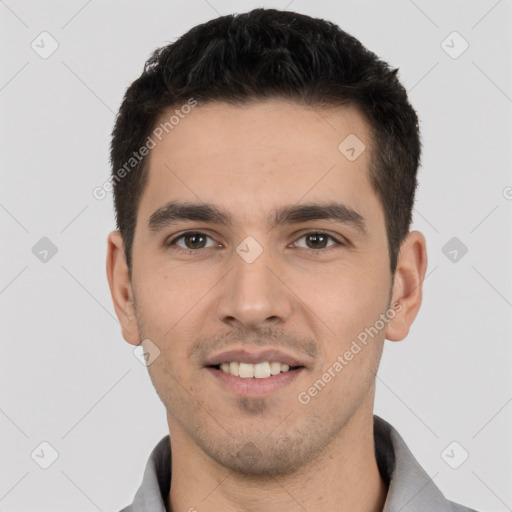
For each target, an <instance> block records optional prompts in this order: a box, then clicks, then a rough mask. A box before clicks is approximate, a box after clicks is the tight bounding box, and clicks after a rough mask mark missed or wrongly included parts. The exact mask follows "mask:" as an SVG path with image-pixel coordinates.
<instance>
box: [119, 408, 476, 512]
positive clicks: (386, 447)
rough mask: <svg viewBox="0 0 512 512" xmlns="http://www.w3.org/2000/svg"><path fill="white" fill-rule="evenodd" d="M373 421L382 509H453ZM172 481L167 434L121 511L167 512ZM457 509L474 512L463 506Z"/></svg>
mask: <svg viewBox="0 0 512 512" xmlns="http://www.w3.org/2000/svg"><path fill="white" fill-rule="evenodd" d="M373 421H374V423H373V425H374V441H375V454H376V459H377V465H378V468H379V471H380V473H381V475H382V478H383V479H384V480H385V482H386V484H387V485H388V486H389V490H388V495H387V498H386V502H385V504H384V508H383V510H382V512H396V511H401V512H414V511H419V510H435V511H436V512H453V510H454V508H452V503H451V502H450V501H448V500H447V499H446V498H445V497H444V496H443V494H442V493H441V491H440V490H439V488H438V487H437V486H436V485H435V484H434V482H433V481H432V479H431V478H430V477H429V476H428V475H427V473H426V472H425V471H424V470H423V468H422V467H421V466H420V465H419V463H418V461H417V460H416V459H415V458H414V456H413V455H412V453H411V451H410V450H409V448H408V447H407V445H406V444H405V441H404V440H403V439H402V437H401V436H400V434H399V433H398V432H397V431H396V430H395V429H394V428H393V426H392V425H390V424H389V423H388V422H386V421H385V420H383V419H382V418H380V417H379V416H377V415H374V416H373ZM170 482H171V445H170V437H169V435H167V436H165V437H164V438H162V439H161V440H160V441H159V443H158V444H157V445H156V446H155V448H154V449H153V451H152V452H151V455H150V457H149V460H148V462H147V464H146V468H145V470H144V476H143V479H142V484H141V486H140V487H139V489H138V490H137V493H136V494H135V498H134V500H133V503H132V505H130V506H129V507H126V508H124V509H123V510H122V511H121V512H147V511H151V512H167V510H166V506H165V503H166V501H167V496H168V494H169V489H170ZM457 510H461V511H462V510H467V511H468V512H471V510H470V509H467V508H463V507H460V508H457Z"/></svg>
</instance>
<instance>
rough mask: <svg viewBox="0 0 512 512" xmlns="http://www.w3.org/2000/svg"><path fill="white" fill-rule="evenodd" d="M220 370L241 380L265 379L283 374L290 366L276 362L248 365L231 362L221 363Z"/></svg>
mask: <svg viewBox="0 0 512 512" xmlns="http://www.w3.org/2000/svg"><path fill="white" fill-rule="evenodd" d="M220 369H221V370H222V371H223V372H224V373H229V374H230V375H234V376H235V377H241V378H242V379H250V378H256V379H265V378H266V377H270V376H271V375H277V374H279V373H281V372H283V373H285V372H287V371H289V370H290V366H289V365H287V364H284V363H279V362H278V361H273V362H271V363H270V362H268V361H264V362H262V363H256V364H250V363H238V362H236V361H231V362H230V363H222V364H221V365H220Z"/></svg>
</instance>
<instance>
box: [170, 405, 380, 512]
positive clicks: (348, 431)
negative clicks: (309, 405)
mask: <svg viewBox="0 0 512 512" xmlns="http://www.w3.org/2000/svg"><path fill="white" fill-rule="evenodd" d="M170 425H171V424H170ZM172 432H173V435H172V436H171V452H172V481H171V488H170V492H169V496H168V502H167V508H168V510H169V512H178V511H180V512H181V511H191V512H193V511H194V510H196V511H200V512H216V511H218V510H223V511H226V512H256V511H261V510H265V511H266V512H277V511H279V512H292V511H297V512H299V511H300V512H303V511H304V510H307V511H308V512H316V511H322V512H324V511H325V510H336V511H338V512H354V511H357V512H381V511H382V509H383V507H384V503H385V501H386V495H387V486H386V485H385V483H384V481H383V480H382V478H381V476H380V473H379V470H378V466H377V461H376V458H375V445H374V439H373V413H372V411H371V410H370V411H369V412H364V411H361V410H360V411H358V412H356V413H355V414H354V416H352V418H351V419H350V420H349V421H348V422H347V424H346V425H345V426H344V427H343V429H342V430H341V433H340V435H339V436H337V437H336V438H335V439H334V440H333V442H331V443H330V444H329V445H327V446H326V447H325V448H324V449H323V450H322V452H321V453H319V454H318V455H317V456H316V458H315V459H314V460H311V461H310V462H309V463H308V464H307V465H306V466H303V467H301V468H300V469H298V470H297V471H295V472H294V473H292V474H289V475H285V476H274V477H254V475H250V476H248V475H243V474H238V473H235V472H233V471H231V470H229V469H227V468H225V467H223V466H220V465H219V464H217V463H216V462H215V461H213V460H212V459H211V458H209V457H208V456H207V455H205V454H204V453H203V452H200V453H199V452H198V448H197V445H195V443H194V442H193V441H192V440H191V439H190V438H189V437H188V436H186V435H185V434H184V432H183V431H182V430H181V429H179V428H178V426H177V425H176V424H174V425H173V428H172Z"/></svg>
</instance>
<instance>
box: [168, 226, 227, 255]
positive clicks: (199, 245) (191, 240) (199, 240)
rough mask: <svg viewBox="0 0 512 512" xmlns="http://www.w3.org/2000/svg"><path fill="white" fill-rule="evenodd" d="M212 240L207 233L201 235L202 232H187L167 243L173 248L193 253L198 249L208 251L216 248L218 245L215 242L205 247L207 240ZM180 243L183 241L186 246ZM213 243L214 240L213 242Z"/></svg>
mask: <svg viewBox="0 0 512 512" xmlns="http://www.w3.org/2000/svg"><path fill="white" fill-rule="evenodd" d="M208 238H210V240H211V237H209V236H208V235H206V234H205V233H201V232H200V231H187V232H186V233H183V234H181V235H179V236H177V237H176V238H174V239H172V240H170V241H169V242H167V245H169V246H172V245H176V246H177V247H178V248H180V249H183V250H184V251H189V252H190V251H191V250H196V249H207V248H208V247H216V246H218V244H216V243H215V242H214V243H213V244H211V245H210V246H207V245H205V243H206V239H208ZM178 241H183V243H184V244H185V246H183V245H180V244H179V243H177V242H178ZM212 242H213V240H212Z"/></svg>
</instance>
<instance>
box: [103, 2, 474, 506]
mask: <svg viewBox="0 0 512 512" xmlns="http://www.w3.org/2000/svg"><path fill="white" fill-rule="evenodd" d="M397 71H398V70H391V69H390V68H389V66H388V65H387V64H386V63H384V62H382V61H381V60H379V59H378V58H377V56H376V55H375V54H373V53H371V52H369V51H368V50H366V49H365V48H364V47H363V46H362V45H361V43H359V42H358V41H357V40H356V39H354V38H353V37H351V36H350V35H348V34H346V33H345V32H343V31H341V30H340V29H339V28H338V27H337V26H335V25H333V24H331V23H329V22H326V21H323V20H318V19H313V18H310V17H308V16H304V15H300V14H297V13H291V12H280V11H277V10H273V9H270V10H263V9H257V10H254V11H251V12H250V13H246V14H240V15H237V16H223V17H221V18H218V19H215V20H212V21H210V22H208V23H206V24H203V25H200V26H197V27H194V28H193V29H191V30H190V31H189V32H187V33H186V34H185V35H184V36H182V37H181V38H180V39H178V40H177V41H176V42H174V43H173V44H170V45H168V46H166V47H164V48H161V49H159V50H157V51H155V53H154V54H153V56H152V57H151V58H150V60H149V61H148V62H147V63H146V67H145V70H144V72H143V73H142V75H141V76H140V78H138V79H137V80H136V81H135V82H134V83H133V84H132V85H131V86H130V87H129V89H128V90H127V92H126V95H125V98H124V101H123V103H122V105H121V108H120V112H119V115H118V118H117V120H116V125H115V128H114V131H113V139H112V146H111V157H112V165H113V174H112V182H113V185H114V196H115V208H116V217H117V225H118V231H114V232H112V233H111V234H110V236H109V239H108V257H107V275H108V280H109V285H110V288H111V292H112V298H113V301H114V306H115V310H116V313H117V316H118V317H119V320H120V323H121V326H122V333H123V337H124V338H125V340H126V341H127V342H128V343H131V344H133V345H139V344H141V345H142V347H143V349H144V352H145V357H146V360H147V364H148V371H149V374H150V377H151V380H152V382H153V385H154V386H155V389H156V391H157V393H158V395H159V397H160V399H161V400H162V402H163V404H164V405H165V407H166V410H167V421H168V425H169V436H166V437H164V438H163V439H162V440H161V441H160V443H158V445H157V446H156V448H155V450H154V451H153V453H152V454H151V457H150V459H149V461H148V464H147V467H146V470H145V473H144V478H143V482H142V485H141V487H140V489H139V490H138V491H137V494H136V496H135V499H134V502H133V504H132V505H131V506H128V507H127V508H125V509H124V511H125V512H128V511H129V512H142V511H150V510H151V511H152V512H163V511H164V510H167V511H173V512H184V511H194V510H197V511H199V512H212V511H219V510H222V511H265V512H273V511H283V510H286V511H299V510H300V511H304V510H307V511H308V512H314V511H319V510H322V511H325V510H329V511H332V510H336V511H339V512H340V511H341V512H349V511H350V512H353V511H361V512H377V511H385V512H391V511H399V510H400V511H404V512H406V511H413V510H414V511H419V510H425V511H426V510H429V511H433V510H435V511H436V512H440V511H441V512H443V511H446V512H448V511H454V510H457V511H470V509H469V508H466V507H463V506H461V505H457V504H454V503H452V502H450V501H448V500H447V499H446V498H445V497H444V496H443V495H442V493H441V492H440V490H439V489H438V488H437V487H436V486H435V484H434V483H433V482H432V481H431V480H430V478H429V477H428V475H427V474H426V473H425V472H424V470H423V469H422V468H421V467H420V466H419V464H418V463H417V461H416V460H415V459H414V457H413V456H412V454H411V452H410V451H409V450H408V448H407V446H406V445H405V443H404V441H403V439H402V438H401V437H400V436H399V434H398V432H397V431H396V430H395V429H394V428H393V427H392V426H391V425H390V424H388V423H387V422H385V421H384V420H383V419H381V418H379V417H378V416H375V415H373V404H374V396H375V379H376V373H377V370H378V366H379V362H380V358H381V354H382V349H383V345H384V340H385V339H388V340H391V341H399V340H402V339H403V338H405V337H406V335H407V333H408V331H409V328H410V325H411V324H412V322H413V320H414V318H415V316H416V314H417V312H418V310H419V307H420V304H421V296H422V295H421V294H422V282H423V279H424V276H425V272H426V267H427V258H426V245H425V239H424V237H423V235H422V234H421V233H419V232H416V231H413V232H410V231H409V227H410V223H411V211H412V207H413V203H414V193H415V189H416V172H417V168H418V166H419V163H420V151H421V143H420V136H419V127H418V118H417V116H416V113H415V111H414V109H413V108H412V107H411V105H410V104H409V102H408V99H407V94H406V91H405V89H404V88H403V87H402V85H401V84H400V83H399V81H398V79H397V76H396V75H397Z"/></svg>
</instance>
